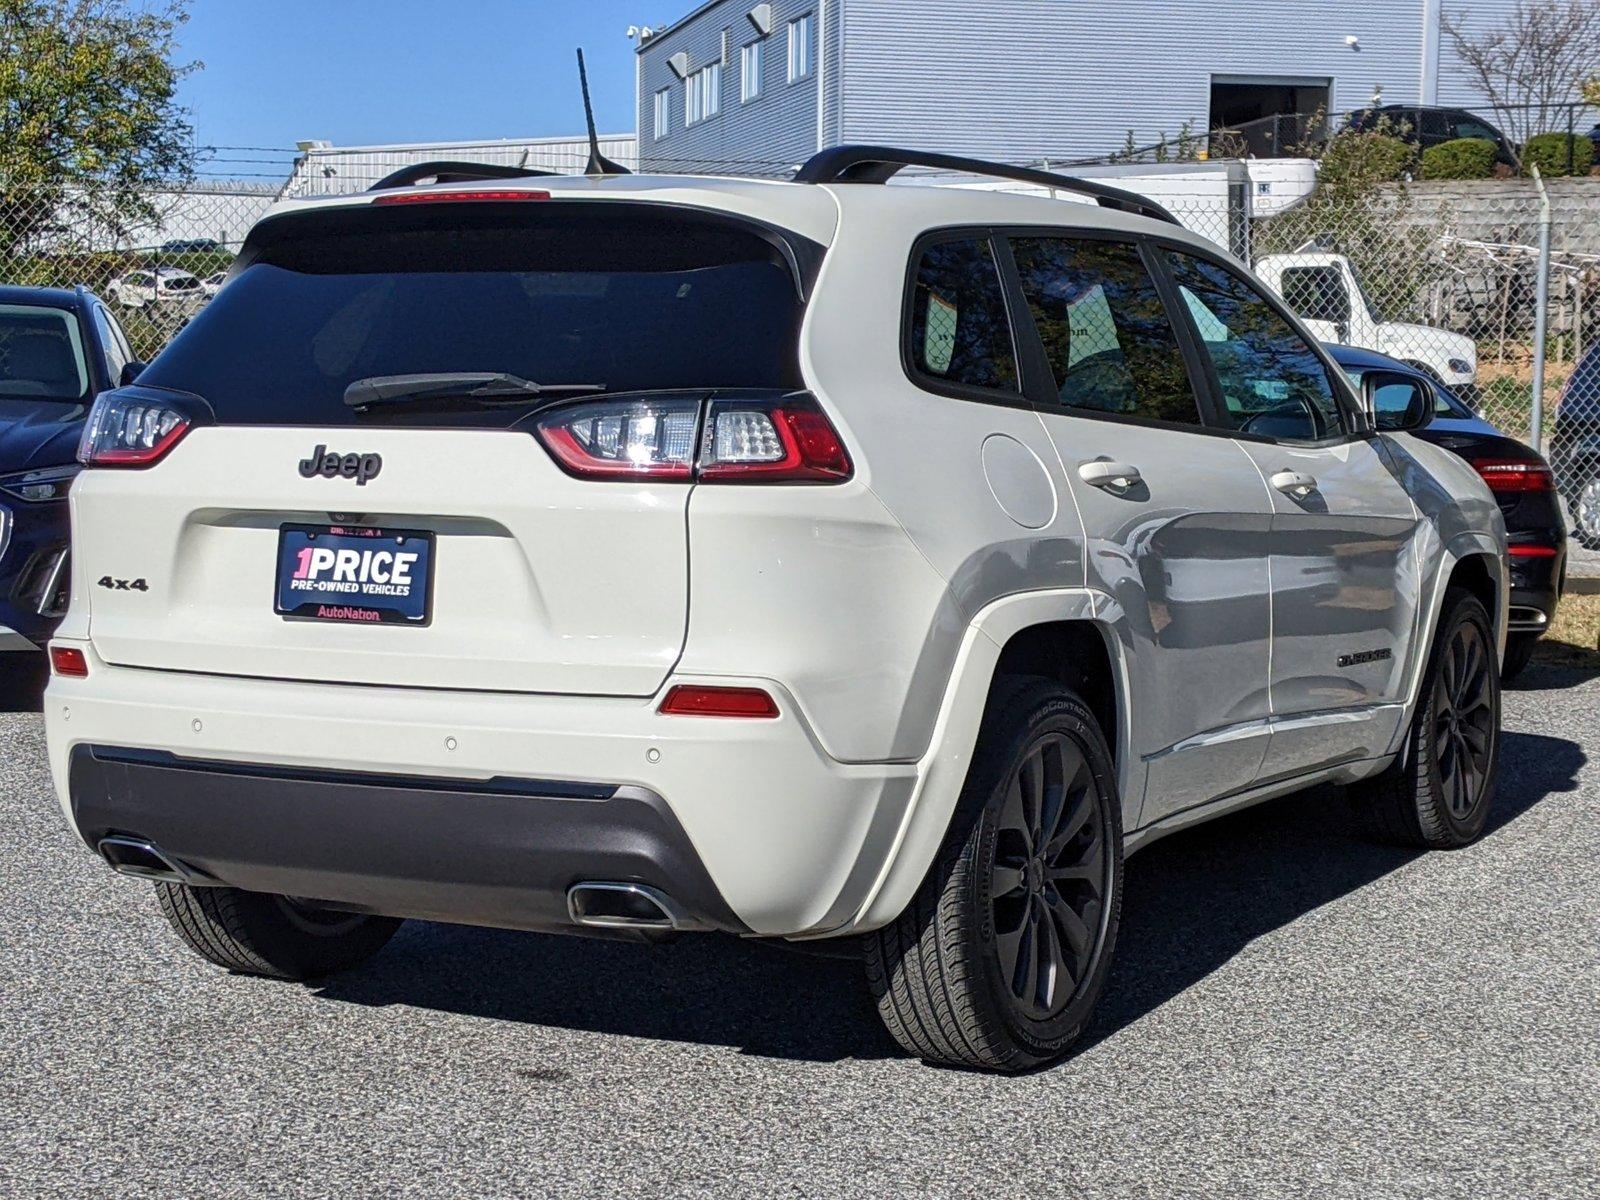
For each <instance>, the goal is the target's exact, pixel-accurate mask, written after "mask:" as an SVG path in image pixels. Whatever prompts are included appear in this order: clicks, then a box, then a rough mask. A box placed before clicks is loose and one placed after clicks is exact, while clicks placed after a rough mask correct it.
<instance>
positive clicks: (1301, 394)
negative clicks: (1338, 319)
mask: <svg viewBox="0 0 1600 1200" xmlns="http://www.w3.org/2000/svg"><path fill="white" fill-rule="evenodd" d="M1168 259H1169V261H1170V262H1171V264H1172V271H1173V275H1174V276H1175V277H1176V279H1177V283H1178V288H1179V292H1180V293H1181V295H1182V296H1183V299H1184V302H1185V303H1186V304H1187V305H1188V308H1189V313H1190V315H1191V316H1192V317H1193V318H1194V323H1195V327H1196V330H1197V332H1198V333H1199V335H1200V340H1201V342H1202V344H1203V346H1204V348H1205V350H1206V353H1207V354H1208V355H1209V356H1210V359H1211V363H1212V366H1213V368H1214V369H1215V371H1216V378H1217V384H1218V386H1219V388H1220V390H1221V400H1222V404H1223V407H1224V412H1223V413H1222V414H1221V415H1222V417H1223V418H1224V419H1225V420H1226V421H1227V423H1228V425H1229V427H1230V428H1233V429H1237V430H1240V431H1241V432H1243V433H1256V434H1262V435H1265V436H1267V437H1279V438H1288V439H1292V440H1302V441H1312V440H1316V439H1320V438H1328V437H1336V436H1338V435H1340V434H1342V433H1343V432H1344V423H1343V419H1342V417H1341V415H1340V412H1339V404H1338V401H1337V399H1335V396H1334V390H1333V389H1334V384H1333V380H1332V379H1330V378H1329V377H1328V372H1327V370H1326V369H1325V368H1324V367H1323V365H1322V360H1321V359H1320V358H1318V357H1317V355H1316V352H1315V351H1313V350H1312V348H1311V346H1310V344H1309V343H1308V342H1306V341H1305V339H1304V338H1302V337H1301V336H1300V335H1299V334H1298V333H1296V332H1295V331H1294V327H1293V326H1292V325H1290V324H1289V323H1288V322H1287V321H1285V320H1284V319H1283V318H1282V317H1280V316H1279V315H1278V314H1277V312H1276V311H1275V310H1274V309H1273V308H1272V306H1271V305H1270V304H1268V303H1267V301H1266V299H1265V298H1264V297H1262V295H1261V294H1260V293H1259V292H1257V291H1256V290H1255V289H1254V288H1253V287H1251V286H1250V285H1249V284H1248V283H1246V282H1245V281H1244V280H1243V279H1241V278H1240V277H1239V276H1237V275H1235V274H1234V273H1233V272H1232V271H1228V270H1226V269H1224V268H1223V267H1220V266H1218V265H1217V264H1216V263H1213V262H1210V261H1208V260H1206V259H1203V258H1195V257H1192V256H1190V255H1187V254H1179V253H1175V252H1173V253H1169V255H1168Z"/></svg>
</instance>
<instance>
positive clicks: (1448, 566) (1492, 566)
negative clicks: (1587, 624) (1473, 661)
mask: <svg viewBox="0 0 1600 1200" xmlns="http://www.w3.org/2000/svg"><path fill="white" fill-rule="evenodd" d="M1469 559H1477V560H1478V561H1480V562H1482V563H1483V565H1484V567H1485V569H1486V571H1487V572H1488V576H1489V580H1490V582H1491V584H1492V585H1493V587H1494V599H1495V604H1494V611H1493V612H1492V613H1491V614H1490V616H1491V618H1492V619H1493V621H1494V637H1495V653H1496V654H1497V655H1500V656H1502V657H1503V656H1504V655H1505V649H1506V626H1507V621H1508V615H1509V611H1510V606H1509V604H1508V600H1509V598H1510V595H1511V576H1510V571H1509V569H1508V568H1507V566H1506V556H1505V546H1504V544H1503V542H1501V541H1497V540H1496V539H1495V537H1494V536H1493V535H1491V534H1488V533H1482V532H1478V531H1475V530H1463V531H1462V532H1460V533H1457V534H1456V535H1455V536H1454V537H1452V538H1451V539H1450V541H1449V542H1448V543H1447V544H1446V545H1445V546H1444V547H1443V548H1442V549H1441V551H1440V554H1439V561H1438V568H1437V570H1436V571H1435V572H1434V575H1433V578H1432V580H1431V581H1430V585H1429V586H1430V587H1431V589H1432V591H1431V594H1429V595H1428V596H1427V597H1426V603H1425V604H1423V605H1420V606H1419V610H1420V611H1419V614H1418V618H1417V622H1416V626H1415V637H1416V642H1415V650H1414V652H1413V653H1412V655H1411V661H1410V664H1409V666H1408V670H1407V675H1406V692H1405V696H1406V700H1405V711H1404V713H1403V714H1402V716H1401V718H1400V722H1399V724H1398V726H1397V727H1396V729H1395V734H1394V738H1393V739H1392V740H1391V742H1390V744H1389V750H1388V752H1389V753H1390V754H1398V753H1400V751H1401V750H1402V749H1403V748H1404V746H1405V745H1406V735H1407V734H1408V733H1409V732H1410V729H1411V720H1412V718H1413V716H1415V714H1416V711H1417V703H1418V701H1419V699H1420V698H1421V690H1422V676H1423V673H1424V672H1425V671H1426V670H1427V668H1428V655H1429V652H1430V651H1431V649H1432V647H1433V639H1434V637H1435V635H1436V634H1437V633H1438V630H1439V621H1440V619H1441V618H1442V617H1443V615H1444V601H1445V596H1446V594H1447V593H1448V592H1449V590H1450V580H1451V579H1452V578H1454V576H1455V573H1456V568H1457V567H1459V566H1460V565H1461V564H1462V563H1463V562H1466V561H1467V560H1469Z"/></svg>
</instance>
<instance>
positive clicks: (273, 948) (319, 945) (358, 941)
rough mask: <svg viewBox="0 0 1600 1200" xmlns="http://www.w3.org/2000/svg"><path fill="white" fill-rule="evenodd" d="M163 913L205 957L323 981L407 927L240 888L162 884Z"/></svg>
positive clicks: (258, 971)
mask: <svg viewBox="0 0 1600 1200" xmlns="http://www.w3.org/2000/svg"><path fill="white" fill-rule="evenodd" d="M156 895H157V898H158V899H159V900H160V903H161V911H162V912H163V913H164V914H166V918H167V920H168V921H170V922H171V923H172V928H173V929H174V930H176V931H177V934H178V936H179V937H180V938H182V939H183V941H184V943H185V944H186V945H188V947H189V948H190V949H191V950H193V951H194V952H195V953H196V954H198V955H199V956H200V957H201V958H204V959H207V960H209V961H211V962H214V963H216V964H217V966H219V967H226V968H227V969H228V970H230V971H238V972H241V973H243V974H246V975H265V976H267V977H269V978H272V979H317V978H320V977H322V976H324V975H333V974H335V973H337V972H339V971H343V970H345V969H346V968H349V967H353V966H355V965H356V964H358V963H361V962H365V961H366V960H367V959H369V958H371V957H372V956H373V955H374V954H376V953H377V952H378V951H379V950H381V949H383V946H384V943H386V942H387V941H388V940H389V939H390V938H391V937H393V936H394V931H395V930H397V929H399V928H400V925H401V922H400V921H399V920H398V919H397V918H394V917H369V916H362V915H359V914H355V913H342V912H334V911H333V910H331V909H319V908H314V907H312V906H310V905H308V904H303V903H301V902H299V901H295V900H291V899H289V898H288V897H286V896H271V895H266V894H264V893H261V892H245V891H240V890H239V889H238V888H225V887H189V886H187V885H185V884H181V883H158V884H156Z"/></svg>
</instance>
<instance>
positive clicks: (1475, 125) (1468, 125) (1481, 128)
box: [1450, 117, 1500, 142]
mask: <svg viewBox="0 0 1600 1200" xmlns="http://www.w3.org/2000/svg"><path fill="white" fill-rule="evenodd" d="M1450 136H1451V137H1458V138H1482V139H1483V140H1484V141H1486V142H1498V141H1499V140H1500V135H1499V134H1498V133H1496V132H1495V131H1494V130H1493V129H1490V128H1489V127H1488V126H1487V125H1485V124H1484V123H1483V122H1482V121H1477V120H1474V119H1473V118H1472V117H1462V118H1461V119H1460V120H1458V121H1457V122H1456V123H1455V128H1454V129H1452V130H1451V132H1450Z"/></svg>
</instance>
